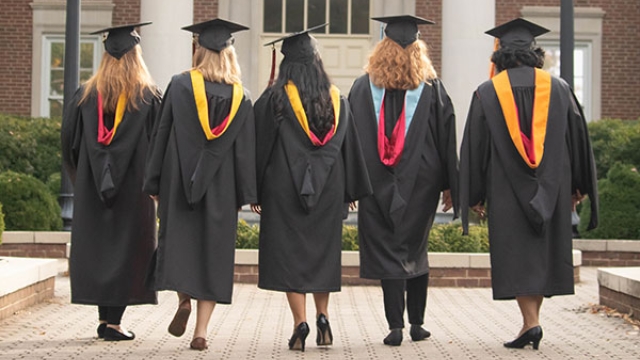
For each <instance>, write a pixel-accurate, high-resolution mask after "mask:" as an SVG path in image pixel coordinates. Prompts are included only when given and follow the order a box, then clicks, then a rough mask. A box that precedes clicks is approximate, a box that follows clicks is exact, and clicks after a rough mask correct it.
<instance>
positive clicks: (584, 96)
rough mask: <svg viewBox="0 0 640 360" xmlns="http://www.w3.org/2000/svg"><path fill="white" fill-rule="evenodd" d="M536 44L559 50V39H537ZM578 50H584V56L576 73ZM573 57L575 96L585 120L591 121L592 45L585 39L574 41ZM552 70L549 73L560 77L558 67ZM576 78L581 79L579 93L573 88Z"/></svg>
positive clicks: (544, 47) (547, 48)
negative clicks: (578, 71) (580, 68)
mask: <svg viewBox="0 0 640 360" xmlns="http://www.w3.org/2000/svg"><path fill="white" fill-rule="evenodd" d="M537 44H538V45H539V46H540V47H541V48H543V49H544V50H545V51H549V50H551V49H553V50H560V42H559V41H552V40H541V41H537ZM579 52H584V56H583V57H582V60H583V64H582V73H580V74H578V73H577V69H578V66H576V62H577V61H579V59H578V57H579V56H580V54H579ZM573 58H574V66H573V69H574V74H573V78H574V93H576V97H577V98H578V101H579V102H580V105H581V106H582V109H583V111H584V116H585V118H586V120H587V121H591V120H593V114H592V111H593V107H592V106H591V104H590V101H591V99H592V98H593V96H592V93H593V83H592V78H591V76H590V75H591V73H592V72H593V71H592V67H593V45H592V44H591V43H590V42H587V41H576V42H575V45H574V51H573ZM554 70H555V71H551V74H552V75H554V76H557V77H560V68H559V67H558V68H557V69H554ZM578 78H580V79H582V89H581V93H578V92H577V91H576V90H575V87H576V86H575V82H576V80H577V79H578Z"/></svg>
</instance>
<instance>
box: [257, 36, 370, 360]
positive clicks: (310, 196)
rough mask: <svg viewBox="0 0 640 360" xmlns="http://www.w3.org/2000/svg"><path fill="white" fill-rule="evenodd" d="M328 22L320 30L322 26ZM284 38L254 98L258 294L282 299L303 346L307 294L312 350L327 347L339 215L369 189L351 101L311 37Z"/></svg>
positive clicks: (295, 341) (295, 343) (336, 286)
mask: <svg viewBox="0 0 640 360" xmlns="http://www.w3.org/2000/svg"><path fill="white" fill-rule="evenodd" d="M325 25H326V24H325ZM325 25H321V26H318V27H316V28H312V29H309V30H306V31H304V32H301V33H297V34H293V35H290V36H287V37H286V38H283V39H279V40H277V41H282V40H283V41H284V42H283V44H282V50H281V52H282V53H283V54H284V59H283V60H282V63H281V64H280V70H279V73H278V78H277V81H276V82H275V84H274V85H273V86H271V87H269V88H267V89H266V90H265V92H264V93H263V94H262V95H261V96H260V98H259V99H258V100H257V101H256V103H255V106H254V110H255V114H256V142H257V169H258V171H257V177H258V195H259V201H258V202H257V203H256V204H254V205H253V206H252V208H253V210H254V211H256V212H257V213H259V214H261V218H260V261H259V263H260V276H259V282H258V286H259V287H260V288H262V289H267V290H275V291H282V292H286V293H287V300H288V301H289V306H290V308H291V312H292V314H293V320H294V333H293V335H292V337H291V339H290V340H289V349H293V350H302V351H304V348H305V339H306V337H307V335H308V334H309V326H308V324H307V317H306V307H305V303H306V294H307V293H313V298H314V301H315V305H316V313H315V316H316V325H317V328H318V334H317V336H316V344H318V345H331V344H332V342H333V334H332V332H331V328H330V327H329V320H328V318H329V313H328V304H329V293H330V292H336V291H340V281H341V249H342V241H341V239H342V219H343V217H344V216H346V212H347V210H348V209H347V207H348V204H349V203H351V202H354V201H356V200H358V199H360V198H361V197H363V196H365V195H367V194H369V193H370V192H371V187H370V184H369V179H368V177H367V172H366V168H365V164H364V160H363V158H362V153H361V151H360V143H359V140H358V134H357V133H356V128H355V127H354V124H353V119H352V117H351V112H350V110H349V104H348V103H347V100H346V99H345V98H344V97H342V96H341V95H340V91H339V90H338V88H337V87H335V86H333V85H331V83H330V81H329V78H328V76H327V73H326V72H325V70H324V68H323V65H322V61H321V59H320V56H319V54H318V50H317V47H316V40H315V38H313V37H311V36H310V35H309V33H308V32H309V31H312V30H314V29H317V28H322V27H324V26H325Z"/></svg>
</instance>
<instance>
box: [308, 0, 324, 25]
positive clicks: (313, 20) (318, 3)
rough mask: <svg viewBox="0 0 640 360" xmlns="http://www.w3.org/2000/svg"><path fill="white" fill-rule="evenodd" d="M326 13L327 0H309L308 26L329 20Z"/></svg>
mask: <svg viewBox="0 0 640 360" xmlns="http://www.w3.org/2000/svg"><path fill="white" fill-rule="evenodd" d="M326 14H327V2H326V0H309V4H308V6H307V28H310V27H313V26H316V25H320V24H324V23H325V22H327V21H326Z"/></svg>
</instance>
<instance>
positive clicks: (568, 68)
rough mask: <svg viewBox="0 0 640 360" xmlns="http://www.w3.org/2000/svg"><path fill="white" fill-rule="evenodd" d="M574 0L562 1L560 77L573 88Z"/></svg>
mask: <svg viewBox="0 0 640 360" xmlns="http://www.w3.org/2000/svg"><path fill="white" fill-rule="evenodd" d="M573 48H574V30H573V0H561V1H560V77H561V78H562V79H564V81H566V82H567V83H568V84H569V86H571V87H572V88H573Z"/></svg>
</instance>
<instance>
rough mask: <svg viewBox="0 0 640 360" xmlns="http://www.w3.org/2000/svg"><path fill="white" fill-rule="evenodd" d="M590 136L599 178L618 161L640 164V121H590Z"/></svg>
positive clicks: (603, 176) (604, 175)
mask: <svg viewBox="0 0 640 360" xmlns="http://www.w3.org/2000/svg"><path fill="white" fill-rule="evenodd" d="M589 137H590V138H591V146H592V147H593V154H594V157H595V162H596V170H597V172H598V178H599V179H602V178H605V177H606V175H607V173H608V172H609V169H610V168H611V167H612V166H613V165H614V164H615V163H616V162H623V163H628V164H632V165H634V166H640V122H638V121H631V120H614V119H604V120H599V121H594V122H591V123H589Z"/></svg>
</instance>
